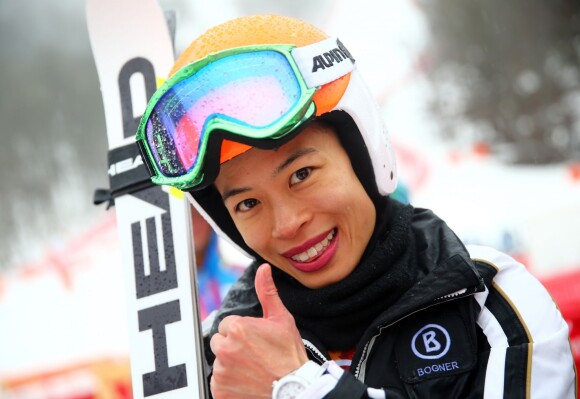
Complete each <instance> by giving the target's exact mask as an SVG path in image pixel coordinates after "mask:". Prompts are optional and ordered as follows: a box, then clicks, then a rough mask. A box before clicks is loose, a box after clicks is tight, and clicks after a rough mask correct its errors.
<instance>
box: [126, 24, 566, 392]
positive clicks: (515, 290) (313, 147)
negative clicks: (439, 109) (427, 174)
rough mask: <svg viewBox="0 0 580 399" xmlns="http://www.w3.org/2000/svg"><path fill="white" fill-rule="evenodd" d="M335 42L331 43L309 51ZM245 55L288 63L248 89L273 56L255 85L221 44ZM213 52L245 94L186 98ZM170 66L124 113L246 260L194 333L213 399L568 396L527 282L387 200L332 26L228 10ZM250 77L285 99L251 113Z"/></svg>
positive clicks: (371, 128)
mask: <svg viewBox="0 0 580 399" xmlns="http://www.w3.org/2000/svg"><path fill="white" fill-rule="evenodd" d="M336 48H339V49H341V51H342V53H343V54H349V57H348V58H347V59H346V58H345V59H343V61H342V62H341V63H331V62H330V61H329V62H328V65H326V64H325V68H324V69H321V68H314V67H313V65H312V64H309V62H311V61H312V60H316V59H319V58H316V57H320V56H323V55H324V54H327V53H328V54H330V53H331V52H332V51H334V49H336ZM266 49H267V53H265V52H264V51H265V50H266ZM258 52H259V53H260V54H259V56H258V58H262V60H264V61H265V60H266V59H269V58H270V57H276V59H277V60H279V61H281V62H282V64H283V65H284V66H285V70H287V71H288V72H289V73H290V75H285V76H284V79H280V80H278V81H277V82H275V81H272V80H270V79H268V81H269V82H270V83H272V84H269V85H263V84H261V83H259V82H260V81H261V78H262V77H264V76H268V77H275V76H277V72H279V69H277V68H278V67H277V66H276V65H277V64H276V62H263V63H256V64H253V65H252V66H250V69H251V70H252V71H253V73H255V74H256V75H257V76H258V77H260V79H253V80H252V82H254V83H256V82H258V84H255V85H251V86H248V85H245V83H246V82H245V77H244V78H243V79H240V80H242V81H244V84H242V82H240V81H239V80H238V79H237V78H235V76H238V74H236V73H235V72H237V71H238V69H243V70H248V65H239V63H236V62H232V60H233V58H231V57H237V56H239V55H240V54H246V53H251V54H253V55H255V54H254V53H258ZM250 58H251V57H250ZM270 61H271V60H270ZM218 62H227V63H228V65H229V67H228V70H227V71H221V72H223V73H227V74H228V84H229V83H232V84H234V85H238V86H236V87H237V88H241V90H248V91H247V93H245V94H246V95H245V96H241V95H240V93H239V92H237V91H235V93H236V94H235V95H232V96H228V95H225V97H220V98H219V99H218V98H217V97H215V98H214V97H213V96H210V97H211V98H212V101H207V102H204V101H201V100H200V97H199V96H197V95H196V94H195V93H198V92H202V93H212V89H214V88H216V87H222V83H223V76H222V73H217V74H212V73H207V72H208V71H209V72H211V71H214V72H216V71H218V70H219V68H217V67H216V66H215V65H214V63H218ZM337 65H342V66H341V67H340V68H339V67H336V66H337ZM345 65H346V68H344V66H345ZM199 71H204V72H203V73H204V78H203V79H201V78H200V77H199V76H198V75H197V73H198V72H199ZM314 71H316V72H314ZM174 72H175V74H174V76H173V77H171V78H170V79H168V81H167V83H166V84H165V85H164V87H162V88H161V89H160V91H159V92H158V93H157V94H156V95H154V96H153V98H152V100H151V101H150V103H149V105H148V107H147V110H146V112H145V114H144V117H143V119H142V121H141V125H140V130H139V134H138V136H137V138H138V141H139V145H140V148H141V151H142V155H143V158H144V161H145V162H146V163H147V164H148V166H149V170H150V173H151V174H152V178H153V180H154V181H155V182H157V183H159V184H170V185H173V186H176V187H179V188H181V189H183V190H185V191H187V195H188V198H189V200H190V201H191V202H192V203H193V205H194V206H195V207H196V208H197V209H198V210H199V211H200V213H201V214H202V215H203V216H204V217H205V218H206V219H207V220H208V221H209V222H210V223H211V224H212V225H213V226H214V227H215V228H216V230H217V231H219V233H220V234H221V235H222V236H223V237H225V238H227V239H229V240H230V241H231V242H233V243H234V244H235V245H236V246H238V247H239V248H240V249H242V250H244V251H246V252H247V253H248V254H250V255H251V256H252V257H253V258H254V259H255V262H254V263H253V264H252V265H251V266H250V267H248V268H247V269H246V270H245V272H244V274H243V275H242V276H241V278H240V279H239V280H238V282H237V283H236V284H235V285H234V286H233V288H232V289H231V290H230V291H229V293H228V296H227V297H226V299H225V301H224V304H223V305H222V307H221V309H220V311H219V312H218V315H217V317H216V319H215V320H214V321H213V325H212V327H211V330H210V331H207V341H206V345H207V347H206V357H207V360H208V364H209V365H210V367H211V369H210V373H209V375H210V386H211V393H212V395H213V397H214V398H216V399H219V398H226V397H227V398H247V397H270V396H272V395H273V396H274V397H275V398H296V397H298V395H300V398H322V397H326V398H386V397H396V398H406V397H414V398H415V397H425V398H427V397H429V398H437V397H441V398H465V397H483V396H494V397H501V396H503V397H509V398H526V397H530V396H532V395H533V396H547V397H558V398H572V397H574V379H575V370H574V367H573V361H572V354H571V350H570V345H569V342H568V339H567V338H568V326H567V325H566V323H565V321H564V320H563V319H562V316H561V314H560V312H559V310H558V309H557V307H556V305H555V304H554V302H553V300H552V299H551V297H550V295H549V294H548V293H547V291H546V290H545V289H544V288H543V287H542V286H541V285H540V284H539V282H538V281H537V280H535V279H534V278H533V277H532V276H531V275H530V274H529V273H528V272H527V271H526V270H525V268H524V267H523V266H522V265H521V264H519V263H517V262H516V261H515V260H514V259H512V258H510V257H509V256H507V255H505V254H503V253H500V252H498V251H495V250H493V249H491V248H484V247H473V246H469V247H466V246H465V245H464V244H463V242H461V241H460V240H459V238H458V237H457V236H456V235H455V234H454V233H453V231H451V229H450V228H449V227H448V226H447V225H446V223H445V222H444V221H443V220H441V219H440V218H438V217H437V216H436V215H435V214H433V212H431V211H429V210H427V209H419V208H414V207H413V206H411V205H403V204H401V203H399V202H397V201H396V200H394V199H393V198H391V194H392V193H393V192H394V190H395V188H396V183H397V170H396V167H395V160H394V157H393V152H392V147H391V145H390V143H389V139H388V136H387V134H386V130H385V128H384V126H383V123H382V121H381V118H380V116H379V112H378V111H377V107H376V105H375V103H374V101H373V99H372V98H371V96H370V95H369V91H368V89H367V88H366V85H365V84H364V82H363V80H362V78H361V76H360V74H359V73H358V71H357V69H356V68H355V64H354V59H353V58H352V57H350V53H348V51H347V50H346V49H345V48H344V46H343V45H342V43H341V42H340V41H339V40H338V39H337V38H327V36H326V35H325V34H324V33H322V32H321V31H319V30H318V29H317V28H315V27H313V26H311V25H308V24H306V23H304V22H302V21H298V20H295V19H292V18H286V17H282V16H277V15H258V16H254V17H243V18H239V19H235V20H232V21H229V22H226V23H224V24H222V25H219V26H217V27H215V28H212V29H210V30H209V31H207V32H206V33H205V34H203V35H202V36H201V37H200V38H198V39H197V40H195V41H194V42H193V43H192V44H191V46H190V48H189V49H188V50H186V51H185V52H184V53H183V54H182V56H181V57H180V58H179V60H178V61H177V64H176V66H175V68H174ZM319 73H321V74H322V75H314V74H319ZM276 79H277V78H274V80H276ZM183 82H185V83H183ZM289 82H291V83H292V84H288V83H289ZM312 82H316V83H312ZM190 84H191V87H190V88H192V90H185V91H181V89H179V88H178V89H176V87H180V85H185V86H187V85H190ZM268 87H276V88H277V89H276V91H275V93H274V94H275V95H274V97H273V98H275V100H276V102H277V103H278V104H286V103H287V104H293V105H291V106H286V107H281V108H280V109H279V114H276V115H274V116H273V115H272V114H268V115H262V116H264V117H266V118H267V119H268V122H269V123H261V124H258V123H253V122H252V121H253V120H254V119H253V117H254V116H255V115H254V113H260V112H261V110H262V108H261V106H260V105H261V104H263V99H264V97H263V96H268V95H270V94H272V93H270V92H265V93H263V92H262V91H261V90H266V91H267V88H268ZM291 88H292V90H290V89H291ZM296 88H298V91H299V93H297V92H296V91H295V89H296ZM193 89H195V90H193ZM176 92H179V96H174V95H173V94H175V93H176ZM166 93H173V94H170V95H169V97H164V96H165V94H166ZM232 93H233V92H232ZM190 94H191V95H190ZM206 97H207V96H206ZM268 98H269V97H268ZM284 98H287V99H288V102H286V101H283V100H284ZM240 99H244V101H241V100H240ZM297 99H298V100H297ZM166 100H167V101H166ZM268 109H269V108H268ZM240 110H241V111H240ZM210 111H211V112H210ZM239 111H240V112H239ZM189 121H196V123H195V124H189ZM194 125H195V126H194ZM225 147H227V148H228V151H227V152H228V156H227V157H225V156H223V154H224V148H225ZM230 150H231V151H230ZM160 153H163V154H164V155H163V157H160V156H159V154H160ZM183 154H189V155H191V154H194V157H195V159H193V160H192V158H191V157H189V155H188V156H184V155H183ZM272 387H273V389H272Z"/></svg>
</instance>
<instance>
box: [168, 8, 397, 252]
mask: <svg viewBox="0 0 580 399" xmlns="http://www.w3.org/2000/svg"><path fill="white" fill-rule="evenodd" d="M265 44H287V45H292V46H296V50H298V51H293V53H292V54H293V57H294V58H295V60H296V62H297V63H298V64H299V66H300V71H301V72H302V74H303V75H304V78H305V79H306V81H308V80H309V79H310V80H311V83H310V84H309V86H310V87H313V88H315V93H314V96H313V98H312V102H313V103H314V106H315V107H316V111H315V112H316V116H315V117H316V118H320V119H325V120H327V121H329V122H330V123H331V124H332V125H333V126H334V128H335V129H336V130H337V131H338V135H339V138H340V139H341V141H342V143H343V145H344V147H345V150H346V152H347V153H348V155H349V157H350V158H351V162H352V164H353V169H354V170H355V173H356V174H357V176H358V177H359V179H360V180H361V182H362V183H363V186H364V187H365V190H366V191H367V193H369V196H370V197H371V199H373V201H374V202H375V203H376V199H377V196H378V197H383V196H387V195H389V194H391V193H393V192H394V191H395V188H396V185H397V170H396V165H395V158H394V152H393V148H392V146H391V144H390V141H389V137H388V134H387V131H386V128H385V126H384V123H383V120H382V118H381V116H380V112H379V110H378V106H377V104H376V102H375V101H374V99H373V98H372V96H371V93H370V91H369V90H368V87H367V86H366V84H365V83H364V81H363V79H362V77H361V76H360V74H359V72H358V71H357V69H356V68H355V67H354V59H353V58H352V56H351V55H350V53H349V52H348V51H347V50H346V48H345V47H344V46H343V45H342V43H341V42H340V41H339V40H338V39H336V38H334V39H333V38H329V36H328V35H326V34H325V33H324V32H322V31H321V30H320V29H318V28H316V27H315V26H313V25H311V24H308V23H306V22H304V21H301V20H298V19H295V18H290V17H285V16H280V15H257V16H249V17H241V18H237V19H234V20H231V21H228V22H225V23H223V24H221V25H218V26H216V27H214V28H211V29H209V30H208V31H206V32H205V33H204V34H202V35H201V36H200V37H198V38H197V39H196V40H194V41H193V42H192V43H191V44H190V46H189V47H188V48H187V49H186V50H185V51H183V53H182V54H181V55H180V57H179V58H178V60H177V61H176V63H175V65H174V67H173V69H172V72H171V74H174V73H177V72H178V71H179V70H181V69H182V68H186V67H187V66H188V65H189V64H191V63H193V62H195V61H198V60H200V59H203V58H204V57H207V56H208V55H212V54H215V53H219V52H223V51H224V50H225V51H228V50H230V49H235V48H239V47H243V46H255V45H265ZM302 50H303V51H302ZM336 50H338V53H337V52H336ZM333 52H334V53H333ZM345 55H346V56H347V57H348V58H349V60H348V61H349V62H348V63H347V62H344V63H343V64H344V65H341V68H343V72H341V73H339V75H340V76H338V77H336V74H335V75H334V76H332V75H331V78H330V79H331V80H330V81H329V78H328V77H327V78H326V80H324V78H323V79H322V82H323V83H322V84H320V82H321V80H318V81H316V78H315V77H313V76H314V74H313V72H319V70H326V69H328V70H331V69H332V68H331V67H333V66H334V64H338V63H339V61H343V58H345ZM347 64H349V65H351V67H350V68H348V70H344V68H347V67H348V66H347ZM337 69H338V68H337ZM320 72H327V71H320ZM312 81H313V82H314V83H312ZM307 123H308V122H307V121H306V122H304V123H302V124H299V125H297V126H295V127H294V128H293V130H294V131H295V132H296V133H297V134H299V133H298V132H299V131H301V130H302V128H304V126H305V125H306V124H307ZM292 137H293V136H292ZM228 139H229V140H225V139H224V140H223V141H222V143H221V149H220V151H221V159H220V163H223V162H226V161H227V160H229V159H231V158H232V157H233V156H236V155H237V154H240V153H242V152H244V151H246V150H248V149H249V148H252V145H247V143H246V144H238V143H235V142H233V141H232V140H231V138H230V137H228ZM255 146H258V145H255ZM226 147H227V148H226ZM218 168H219V166H218ZM215 175H217V171H216V173H215V174H214V176H215ZM184 191H186V193H187V197H188V199H189V200H190V201H191V203H192V204H193V205H194V206H195V208H196V209H197V210H198V211H199V212H200V213H201V214H202V215H203V216H204V217H205V218H206V219H207V220H208V222H209V223H210V224H211V225H212V227H213V228H214V229H215V230H216V231H217V232H218V234H220V235H221V236H222V237H224V238H226V239H227V240H228V241H230V242H231V243H232V244H233V245H234V246H236V247H238V248H239V249H240V250H242V251H243V252H245V253H246V254H248V255H250V256H253V257H256V256H257V255H256V253H255V252H254V251H252V250H251V249H250V248H249V247H248V246H247V245H246V244H245V242H244V240H243V238H242V237H241V235H240V233H239V232H238V230H237V228H236V227H235V225H234V223H233V221H232V219H231V218H230V215H229V213H228V211H227V210H226V208H225V206H224V204H223V201H222V200H221V196H220V195H219V193H218V192H217V189H215V187H214V186H213V184H206V185H204V186H203V187H202V188H197V187H193V188H190V189H187V190H184Z"/></svg>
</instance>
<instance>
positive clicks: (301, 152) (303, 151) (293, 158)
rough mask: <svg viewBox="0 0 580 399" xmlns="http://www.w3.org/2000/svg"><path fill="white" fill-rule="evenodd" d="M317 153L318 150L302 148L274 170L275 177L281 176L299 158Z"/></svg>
mask: <svg viewBox="0 0 580 399" xmlns="http://www.w3.org/2000/svg"><path fill="white" fill-rule="evenodd" d="M317 151H318V150H317V149H316V148H313V147H306V148H300V149H298V150H296V151H294V152H293V153H292V154H290V156H289V157H288V158H286V160H285V161H284V162H282V163H281V164H280V165H279V166H278V167H277V168H276V169H274V173H273V176H276V175H279V174H280V173H281V172H282V171H283V170H284V169H286V168H287V167H288V166H290V165H291V164H292V162H294V161H296V160H297V159H298V158H300V157H303V156H304V155H308V154H311V153H313V152H317Z"/></svg>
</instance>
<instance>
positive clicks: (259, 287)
mask: <svg viewBox="0 0 580 399" xmlns="http://www.w3.org/2000/svg"><path fill="white" fill-rule="evenodd" d="M254 285H255V287H256V294H258V300H259V301H260V304H261V305H262V311H263V312H264V318H265V319H270V318H273V317H274V318H275V317H276V316H279V315H283V314H286V313H288V309H286V307H285V306H284V304H283V303H282V300H281V299H280V296H279V295H278V289H277V288H276V284H274V279H273V278H272V266H270V265H269V264H267V263H264V264H263V265H261V266H260V267H259V268H258V271H257V272H256V280H255V282H254Z"/></svg>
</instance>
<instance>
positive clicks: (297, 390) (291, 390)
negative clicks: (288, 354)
mask: <svg viewBox="0 0 580 399" xmlns="http://www.w3.org/2000/svg"><path fill="white" fill-rule="evenodd" d="M325 372H326V368H324V367H322V366H320V365H319V364H317V363H315V362H313V361H312V360H310V361H308V362H307V363H304V364H303V365H302V367H300V368H299V369H298V370H296V371H293V372H292V373H290V374H288V375H285V376H284V377H282V378H280V379H279V380H278V381H274V383H273V384H272V386H273V387H274V389H273V391H272V399H295V398H297V397H298V395H300V394H301V393H302V392H304V391H305V390H306V388H308V386H310V384H312V382H313V381H315V380H316V379H317V378H318V377H320V376H321V375H322V374H324V373H325Z"/></svg>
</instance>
